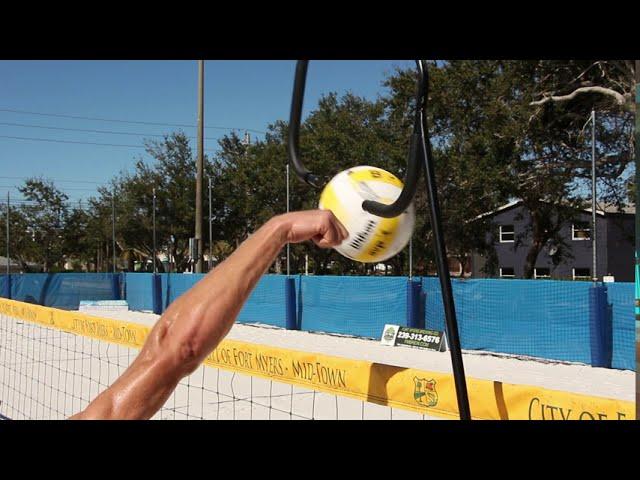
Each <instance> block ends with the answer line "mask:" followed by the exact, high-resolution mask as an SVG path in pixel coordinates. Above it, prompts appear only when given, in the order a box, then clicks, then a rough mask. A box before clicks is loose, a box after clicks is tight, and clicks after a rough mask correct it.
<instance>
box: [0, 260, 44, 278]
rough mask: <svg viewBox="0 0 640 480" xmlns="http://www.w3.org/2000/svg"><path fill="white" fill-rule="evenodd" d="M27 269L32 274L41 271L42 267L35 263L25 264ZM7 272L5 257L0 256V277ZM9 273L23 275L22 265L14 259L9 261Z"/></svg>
mask: <svg viewBox="0 0 640 480" xmlns="http://www.w3.org/2000/svg"><path fill="white" fill-rule="evenodd" d="M27 267H29V270H30V271H32V272H40V271H42V265H39V264H37V263H35V262H27ZM6 271H7V257H3V256H0V275H4V274H5V273H6ZM9 273H24V270H23V265H22V264H21V263H20V262H18V261H17V260H16V259H15V258H10V259H9Z"/></svg>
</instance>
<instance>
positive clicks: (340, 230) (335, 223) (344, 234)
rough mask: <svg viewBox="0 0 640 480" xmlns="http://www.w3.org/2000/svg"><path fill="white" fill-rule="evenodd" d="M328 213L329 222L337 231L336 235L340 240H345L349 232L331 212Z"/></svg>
mask: <svg viewBox="0 0 640 480" xmlns="http://www.w3.org/2000/svg"><path fill="white" fill-rule="evenodd" d="M328 212H329V222H330V223H331V224H332V225H333V226H334V227H335V228H336V229H337V231H338V235H339V236H340V237H341V238H342V240H345V239H346V238H347V237H348V236H349V232H348V231H347V229H346V228H345V227H344V225H342V222H341V221H340V220H338V217H336V216H335V214H334V213H333V212H332V211H331V210H329V211H328Z"/></svg>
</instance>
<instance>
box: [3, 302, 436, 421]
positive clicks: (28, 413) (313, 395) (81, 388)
mask: <svg viewBox="0 0 640 480" xmlns="http://www.w3.org/2000/svg"><path fill="white" fill-rule="evenodd" d="M137 354H138V350H136V349H133V348H128V347H125V346H121V345H118V344H112V343H108V342H104V341H100V340H97V339H94V338H90V337H85V336H82V335H76V334H72V333H67V332H64V331H62V330H58V329H54V328H48V327H44V326H42V325H39V324H34V323H30V322H26V321H22V320H20V319H17V318H14V317H11V316H9V315H6V314H1V315H0V417H2V418H8V419H65V418H68V417H70V416H71V415H73V414H74V413H77V412H79V411H81V410H82V409H84V408H85V407H86V406H87V405H88V404H89V403H90V402H91V400H93V399H94V398H95V397H96V396H97V395H98V394H99V393H100V392H102V391H103V390H104V389H106V388H107V387H108V386H109V385H111V384H112V383H113V382H114V381H115V380H116V379H117V378H118V376H120V375H121V374H122V373H123V372H124V371H125V369H126V368H127V367H128V366H129V365H130V364H131V362H133V360H134V359H135V357H136V355H137ZM153 418H154V419H163V420H173V419H175V420H195V419H210V420H213V419H216V420H227V419H228V420H305V419H318V420H322V419H327V420H329V419H345V420H346V419H352V420H355V419H360V420H364V419H431V418H432V417H429V416H427V415H424V414H420V413H416V412H412V411H407V410H402V409H398V408H393V407H388V406H383V405H378V404H375V403H370V402H366V401H363V400H355V399H352V398H347V397H342V396H338V395H333V394H329V393H325V392H319V391H315V390H312V389H309V388H302V387H299V386H296V385H291V384H287V383H282V382H277V381H273V380H269V379H265V378H259V377H254V376H250V375H245V374H240V373H237V372H233V371H227V370H223V369H218V368H213V367H211V366H208V365H207V366H205V365H202V366H200V367H199V368H198V369H197V370H196V371H195V372H194V373H192V374H191V375H189V376H188V377H186V378H184V379H183V380H182V381H181V382H180V384H179V385H178V387H177V388H176V390H175V391H174V393H173V394H172V395H171V397H170V398H169V399H168V400H167V402H166V403H165V405H164V406H163V407H162V408H161V409H160V411H159V412H158V413H157V414H156V415H155V416H154V417H153Z"/></svg>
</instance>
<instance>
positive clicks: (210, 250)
mask: <svg viewBox="0 0 640 480" xmlns="http://www.w3.org/2000/svg"><path fill="white" fill-rule="evenodd" d="M211 252H213V233H212V230H211V177H209V271H211V266H212V265H213V258H212V254H211Z"/></svg>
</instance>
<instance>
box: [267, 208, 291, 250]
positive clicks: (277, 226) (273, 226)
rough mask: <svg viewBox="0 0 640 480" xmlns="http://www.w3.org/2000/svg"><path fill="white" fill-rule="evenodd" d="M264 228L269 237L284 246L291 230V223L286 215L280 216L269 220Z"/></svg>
mask: <svg viewBox="0 0 640 480" xmlns="http://www.w3.org/2000/svg"><path fill="white" fill-rule="evenodd" d="M265 228H266V229H267V232H268V234H269V236H270V237H275V238H277V240H278V242H279V243H280V244H281V245H282V246H284V245H286V244H287V243H288V240H289V232H290V230H291V221H290V219H289V218H288V215H286V214H282V215H277V216H275V217H273V218H271V219H270V220H269V221H268V222H267V223H266V224H265Z"/></svg>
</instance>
